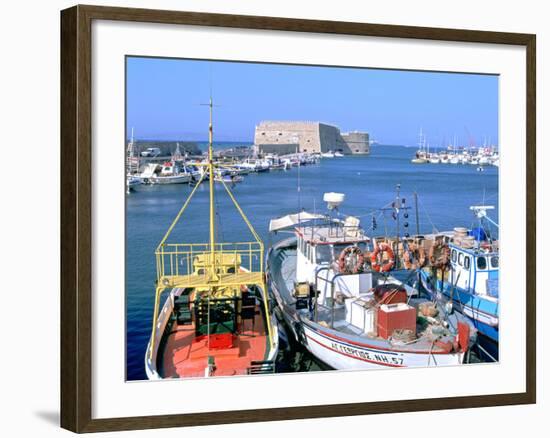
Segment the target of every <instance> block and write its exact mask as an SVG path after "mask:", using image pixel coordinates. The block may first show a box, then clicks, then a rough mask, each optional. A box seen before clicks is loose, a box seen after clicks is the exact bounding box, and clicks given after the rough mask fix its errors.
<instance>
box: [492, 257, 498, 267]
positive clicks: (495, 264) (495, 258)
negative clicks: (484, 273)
mask: <svg viewBox="0 0 550 438" xmlns="http://www.w3.org/2000/svg"><path fill="white" fill-rule="evenodd" d="M491 268H498V256H493V257H491Z"/></svg>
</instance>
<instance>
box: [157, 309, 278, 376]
mask: <svg viewBox="0 0 550 438" xmlns="http://www.w3.org/2000/svg"><path fill="white" fill-rule="evenodd" d="M242 327H243V329H242V330H241V331H240V332H239V333H238V334H237V335H236V336H234V339H233V345H232V347H231V348H220V349H214V348H210V349H209V348H208V338H207V337H206V336H201V337H200V338H196V337H195V324H194V323H193V324H189V325H182V326H176V325H175V326H174V329H173V330H172V332H171V333H170V335H169V336H168V338H167V339H166V344H165V346H164V349H163V357H162V359H161V367H162V368H161V375H162V376H163V377H164V378H170V377H174V378H179V377H204V375H205V369H206V367H207V366H208V357H209V356H210V357H212V358H214V364H215V370H214V371H213V372H212V373H211V374H210V375H212V376H234V375H242V374H247V369H248V368H249V367H250V365H251V362H252V361H262V360H265V356H266V353H267V351H268V345H267V344H268V342H269V340H268V337H267V334H266V330H265V327H264V321H263V316H262V314H261V312H260V308H259V306H258V307H257V314H256V317H255V318H254V320H253V321H252V320H245V321H243V323H242Z"/></svg>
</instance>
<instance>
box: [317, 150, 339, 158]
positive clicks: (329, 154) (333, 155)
mask: <svg viewBox="0 0 550 438" xmlns="http://www.w3.org/2000/svg"><path fill="white" fill-rule="evenodd" d="M335 156H336V155H335V154H334V152H332V151H328V152H323V153H322V154H321V157H322V158H334V157H335Z"/></svg>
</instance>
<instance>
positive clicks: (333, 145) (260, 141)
mask: <svg viewBox="0 0 550 438" xmlns="http://www.w3.org/2000/svg"><path fill="white" fill-rule="evenodd" d="M254 145H255V147H256V150H257V151H258V152H259V153H277V154H279V155H286V154H288V153H295V152H296V145H299V150H298V151H299V152H308V153H321V152H328V151H342V152H343V153H344V154H368V153H369V134H368V133H365V132H351V133H348V134H341V133H340V130H339V129H338V128H337V127H336V126H332V125H327V124H325V123H320V122H299V121H263V122H260V123H259V124H258V125H257V126H256V130H255V132H254ZM277 145H281V146H280V148H278V147H277ZM289 145H292V146H289ZM291 148H292V149H293V150H292V152H288V151H289V150H290V149H291Z"/></svg>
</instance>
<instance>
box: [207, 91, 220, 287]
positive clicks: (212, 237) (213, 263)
mask: <svg viewBox="0 0 550 438" xmlns="http://www.w3.org/2000/svg"><path fill="white" fill-rule="evenodd" d="M208 106H209V107H210V124H209V125H208V173H209V181H208V183H209V184H208V185H209V188H210V269H211V271H210V272H211V276H212V279H213V280H216V279H217V278H218V276H217V275H216V260H215V253H216V251H215V244H216V241H215V239H216V237H215V232H216V229H215V223H216V216H215V215H216V211H215V207H214V206H215V202H214V153H213V148H212V140H213V135H214V133H213V127H212V108H213V105H212V96H211V97H210V102H209V104H208Z"/></svg>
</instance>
